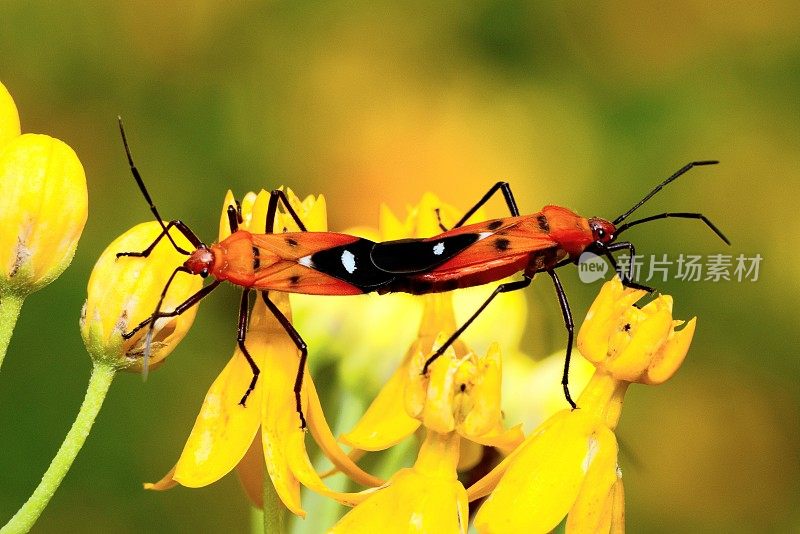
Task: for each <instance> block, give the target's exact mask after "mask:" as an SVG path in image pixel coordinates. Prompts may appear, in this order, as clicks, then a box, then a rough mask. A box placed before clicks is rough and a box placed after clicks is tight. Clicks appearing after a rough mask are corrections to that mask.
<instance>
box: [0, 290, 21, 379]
mask: <svg viewBox="0 0 800 534" xmlns="http://www.w3.org/2000/svg"><path fill="white" fill-rule="evenodd" d="M23 300H24V299H23V297H20V296H19V295H14V294H10V293H9V294H6V295H0V367H2V366H3V359H4V358H5V357H6V351H7V350H8V344H9V342H10V341H11V333H12V332H14V326H15V325H16V324H17V319H18V318H19V310H20V309H21V308H22V301H23Z"/></svg>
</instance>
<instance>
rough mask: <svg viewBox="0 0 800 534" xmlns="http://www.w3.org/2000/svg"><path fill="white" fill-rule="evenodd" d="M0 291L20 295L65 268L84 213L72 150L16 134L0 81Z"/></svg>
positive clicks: (15, 118) (82, 179)
mask: <svg viewBox="0 0 800 534" xmlns="http://www.w3.org/2000/svg"><path fill="white" fill-rule="evenodd" d="M0 183H2V184H3V194H2V195H0V227H2V229H3V231H2V232H0V292H2V293H3V294H14V295H17V296H20V297H25V296H26V295H28V294H30V293H32V292H33V291H36V290H38V289H41V288H42V287H44V286H45V285H47V284H49V283H50V282H52V281H53V280H54V279H56V278H57V277H58V276H59V275H60V274H61V273H62V272H63V271H64V269H66V268H67V266H68V265H69V263H70V262H71V261H72V257H73V255H74V254H75V248H76V247H77V245H78V239H79V238H80V236H81V233H82V232H83V226H84V224H85V223H86V218H87V216H88V195H87V191H86V175H85V174H84V170H83V166H82V165H81V162H80V160H79V159H78V156H77V155H76V154H75V151H74V150H72V148H70V147H69V146H68V145H67V144H66V143H64V142H63V141H60V140H58V139H55V138H53V137H50V136H48V135H41V134H20V123H19V115H18V113H17V109H16V106H15V105H14V101H13V99H12V98H11V95H10V94H9V93H8V90H7V89H6V88H5V86H3V85H2V84H0Z"/></svg>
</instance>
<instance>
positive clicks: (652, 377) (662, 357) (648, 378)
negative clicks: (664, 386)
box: [642, 317, 697, 385]
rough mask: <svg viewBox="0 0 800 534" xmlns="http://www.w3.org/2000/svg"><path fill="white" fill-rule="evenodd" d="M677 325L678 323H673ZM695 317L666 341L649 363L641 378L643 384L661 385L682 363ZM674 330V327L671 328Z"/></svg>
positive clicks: (687, 348) (687, 349)
mask: <svg viewBox="0 0 800 534" xmlns="http://www.w3.org/2000/svg"><path fill="white" fill-rule="evenodd" d="M675 323H679V321H675ZM696 326H697V317H693V318H692V319H691V320H690V321H689V322H688V323H687V324H686V326H684V327H683V329H681V330H678V331H676V332H674V333H673V334H672V336H670V337H669V339H667V341H666V342H665V343H664V345H663V346H662V347H661V349H660V350H659V351H658V353H657V354H655V356H654V357H653V358H652V360H651V361H650V367H648V368H647V371H646V372H645V374H644V377H642V382H643V383H645V384H652V385H655V384H661V383H663V382H665V381H666V380H668V379H669V378H670V377H671V376H672V375H673V374H675V371H677V370H678V368H679V367H680V366H681V364H682V363H683V360H684V358H686V353H687V352H689V346H690V345H691V344H692V338H693V337H694V331H695V327H696ZM673 328H674V327H673Z"/></svg>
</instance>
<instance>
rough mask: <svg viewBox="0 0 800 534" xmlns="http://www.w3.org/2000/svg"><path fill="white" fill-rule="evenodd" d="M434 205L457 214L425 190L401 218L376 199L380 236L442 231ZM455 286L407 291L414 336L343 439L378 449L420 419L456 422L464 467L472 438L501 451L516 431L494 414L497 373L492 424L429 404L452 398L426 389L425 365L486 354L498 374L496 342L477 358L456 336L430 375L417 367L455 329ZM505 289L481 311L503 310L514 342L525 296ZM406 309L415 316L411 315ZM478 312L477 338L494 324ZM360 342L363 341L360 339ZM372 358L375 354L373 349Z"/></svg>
mask: <svg viewBox="0 0 800 534" xmlns="http://www.w3.org/2000/svg"><path fill="white" fill-rule="evenodd" d="M437 210H439V213H440V216H441V219H442V222H443V223H444V224H445V225H452V224H453V223H454V222H455V221H456V220H458V218H459V212H458V211H457V210H456V209H455V208H453V207H452V206H449V205H447V204H443V203H442V202H441V201H440V200H439V199H438V198H436V196H434V195H432V194H430V193H426V194H425V195H424V196H423V197H422V200H421V201H420V204H419V205H418V206H417V207H416V208H413V209H410V210H409V215H408V217H407V218H406V220H405V221H401V220H400V219H399V218H397V217H396V216H395V215H394V214H392V212H391V211H390V210H389V209H388V208H386V207H385V206H383V207H382V209H381V218H380V236H379V237H380V238H381V239H383V240H387V239H401V238H404V237H428V236H431V235H435V234H437V233H439V232H441V228H440V226H439V220H438V218H437V217H436V211H437ZM475 217H477V218H482V217H483V214H482V213H478V214H476V215H475ZM484 292H485V291H484ZM459 293H462V291H456V292H449V293H437V294H430V295H422V296H418V297H412V298H413V299H414V301H415V302H414V303H413V305H414V306H419V304H418V303H420V302H421V303H422V318H421V320H420V326H419V331H418V333H417V339H416V340H415V341H414V342H413V343H412V344H411V347H410V348H409V349H408V351H407V352H406V355H405V358H404V359H403V361H402V363H401V364H400V366H399V368H398V369H397V370H396V371H395V372H394V373H393V374H392V376H391V377H390V378H389V380H388V381H386V384H385V385H384V387H383V388H382V389H381V390H380V392H379V393H378V395H377V397H376V398H375V399H374V400H373V402H372V403H371V405H370V406H369V408H368V409H367V410H366V412H365V414H364V416H363V417H362V418H361V420H360V421H359V422H358V423H357V424H356V426H355V427H354V428H353V429H352V430H351V431H350V432H348V433H346V434H344V435H343V436H341V438H340V440H341V441H342V442H343V443H346V444H347V445H350V446H352V447H353V448H355V449H359V450H366V451H377V450H383V449H386V448H388V447H391V446H393V445H396V444H397V443H399V442H400V441H402V440H403V439H404V438H406V437H407V436H409V435H410V434H412V433H413V432H414V431H415V430H416V429H417V428H418V427H419V426H420V424H425V426H426V427H428V428H432V429H434V430H436V431H438V432H449V431H452V430H457V431H458V432H459V433H461V435H462V436H463V437H465V438H467V439H469V440H470V441H472V442H473V444H469V443H467V444H464V445H463V446H462V450H463V451H464V452H465V455H464V459H463V460H462V463H461V465H460V468H461V469H468V468H469V467H471V466H472V465H474V464H475V463H477V462H478V461H479V460H480V458H481V455H482V453H481V449H480V448H479V447H477V448H476V447H475V446H474V443H480V444H485V445H492V446H497V447H499V448H501V450H503V451H506V452H508V451H509V450H510V449H511V448H513V446H515V445H516V444H517V443H518V442H519V440H521V438H522V433H521V429H520V428H513V429H511V430H509V431H507V432H506V431H504V430H503V429H502V422H501V420H500V417H499V413H500V412H499V399H500V381H499V378H496V380H497V383H496V389H497V391H496V398H495V399H494V400H493V401H492V402H494V403H495V405H494V406H493V407H494V408H497V411H496V413H497V418H496V419H494V420H493V421H492V422H491V424H490V425H489V426H491V430H489V428H488V427H487V428H484V429H483V431H484V433H485V435H483V434H481V433H480V432H476V428H477V427H476V426H474V425H475V420H476V418H477V417H479V416H477V415H476V414H477V413H478V412H477V411H476V412H474V413H473V414H472V415H471V416H470V419H469V421H468V422H466V425H464V424H463V423H464V421H458V420H457V416H456V417H454V415H453V414H451V413H449V412H448V410H449V406H448V405H444V406H438V407H436V408H434V406H437V403H439V404H441V402H442V401H446V403H449V402H452V399H450V398H446V396H442V394H443V392H442V391H431V390H430V389H429V388H430V387H439V384H440V382H441V381H439V380H434V379H433V375H432V374H430V373H440V372H441V373H444V375H446V376H449V377H450V379H452V378H454V377H455V376H456V374H457V373H458V372H459V369H460V370H461V371H460V372H461V373H462V374H463V373H464V372H465V370H467V369H473V370H474V369H475V368H476V366H481V365H489V366H490V367H491V365H492V364H489V363H487V362H496V363H495V364H494V365H495V367H496V369H497V376H499V350H498V349H497V347H496V346H494V347H493V348H489V356H487V357H486V358H477V357H476V356H475V355H474V354H472V353H471V352H470V350H468V349H467V346H466V345H465V343H464V342H463V341H461V340H460V339H459V340H456V342H455V343H453V345H452V346H451V348H450V349H448V351H447V352H446V353H445V354H444V355H443V356H442V357H441V358H439V360H437V362H436V363H440V361H441V365H438V366H437V365H434V366H432V367H431V369H430V373H429V376H427V377H424V376H422V375H421V374H420V371H421V369H422V368H423V366H424V363H425V360H426V359H427V358H428V357H429V356H430V355H431V354H432V353H433V352H434V350H436V348H437V347H439V346H441V344H442V343H443V342H444V340H445V339H447V337H448V336H449V335H450V334H452V333H453V332H454V331H455V330H456V329H457V326H458V325H457V323H456V318H455V313H454V309H453V308H454V306H453V300H454V298H455V297H454V295H458V294H459ZM504 297H505V295H504ZM508 297H510V298H508V299H505V298H504V300H503V302H502V304H501V303H496V304H497V306H495V307H494V308H493V307H489V308H487V314H489V313H502V314H503V317H508V318H510V319H509V320H508V321H506V325H507V326H508V327H507V328H505V329H502V330H504V333H503V334H502V335H503V336H504V337H505V338H506V340H508V341H509V344H514V345H516V344H517V343H519V339H520V337H521V334H522V325H523V324H524V323H523V322H518V321H515V320H516V319H518V318H519V317H522V318H523V321H524V317H525V311H526V308H525V300H524V296H523V295H513V294H509V295H508ZM381 298H385V297H381ZM483 298H485V295H482V296H481V297H480V299H479V300H482V299H483ZM462 302H463V301H462ZM462 307H463V308H466V310H467V314H471V313H472V312H473V311H474V310H475V309H477V307H478V304H477V303H471V304H470V305H463V306H462ZM411 317H414V316H413V315H412V316H411ZM482 319H483V320H479V321H476V324H475V325H474V328H475V330H474V331H473V334H475V335H477V336H480V337H479V338H478V339H481V338H482V339H483V340H485V339H486V338H489V337H490V336H495V337H496V336H497V331H498V329H496V328H493V329H491V330H490V328H489V327H491V326H492V324H493V323H494V325H496V324H497V322H496V321H491V320H490V319H491V318H489V317H482ZM408 322H410V320H409V319H402V318H400V317H398V318H396V319H393V320H391V321H389V322H388V323H387V324H402V323H408ZM467 332H470V330H467ZM476 332H477V334H476ZM437 339H438V342H437ZM473 339H474V338H473ZM396 343H397V342H396V341H395V344H396ZM360 344H362V345H363V342H362V343H360ZM479 344H480V345H483V346H484V347H486V346H487V345H488V343H486V342H485V341H479ZM372 360H373V361H374V355H373V357H372ZM489 375H490V373H487V375H486V376H485V377H484V380H486V381H489V380H491V379H490V378H488V376H489ZM467 382H468V381H467V380H465V381H464V382H462V383H465V384H466V383H467ZM453 383H455V382H454V381H452V380H451V381H450V385H451V386H452V384H453ZM450 394H454V393H453V392H452V391H450V392H448V395H450ZM476 398H477V399H478V401H477V402H478V403H479V404H480V403H483V402H486V399H488V398H489V396H487V395H478V396H477V397H476ZM442 407H444V410H442ZM437 418H443V419H437ZM489 436H491V437H489Z"/></svg>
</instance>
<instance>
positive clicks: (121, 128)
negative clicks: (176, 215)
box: [117, 115, 203, 256]
mask: <svg viewBox="0 0 800 534" xmlns="http://www.w3.org/2000/svg"><path fill="white" fill-rule="evenodd" d="M117 122H118V123H119V133H120V134H121V135H122V144H123V145H124V146H125V155H126V156H127V157H128V165H129V166H130V168H131V174H132V175H133V178H134V180H136V184H137V185H138V186H139V190H140V191H141V192H142V195H144V199H145V200H146V201H147V203H148V204H149V205H150V211H151V212H153V215H154V216H155V218H156V220H157V221H158V224H160V225H161V229H162V231H163V232H164V234H165V235H166V236H167V239H169V242H170V243H172V246H173V247H175V250H177V251H178V252H179V253H181V254H183V255H185V256H189V255H191V252H189V251H188V250H184V249H183V248H181V247H179V246H178V244H177V243H176V242H175V240H174V239H172V236H171V235H170V234H169V226H176V227H178V229H179V230H180V231H181V233H182V234H184V235H185V236H186V238H187V239H188V240H189V241H190V242H191V243H192V244H193V245H194V246H195V247H199V246H200V245H202V243H203V242H202V240H201V239H200V238H199V237H197V236H196V235H195V234H194V232H192V231H191V230H190V229H189V227H187V226H186V225H185V224H183V223H182V222H180V221H171V222H170V224H169V225H167V224H165V223H164V219H162V218H161V214H160V213H158V208H156V205H155V203H154V202H153V199H152V198H151V197H150V193H148V192H147V187H145V185H144V180H142V175H141V174H139V169H137V168H136V165H135V164H134V163H133V156H132V155H131V148H130V146H128V137H127V136H126V135H125V127H124V126H123V124H122V117H121V116H119V115H117Z"/></svg>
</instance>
